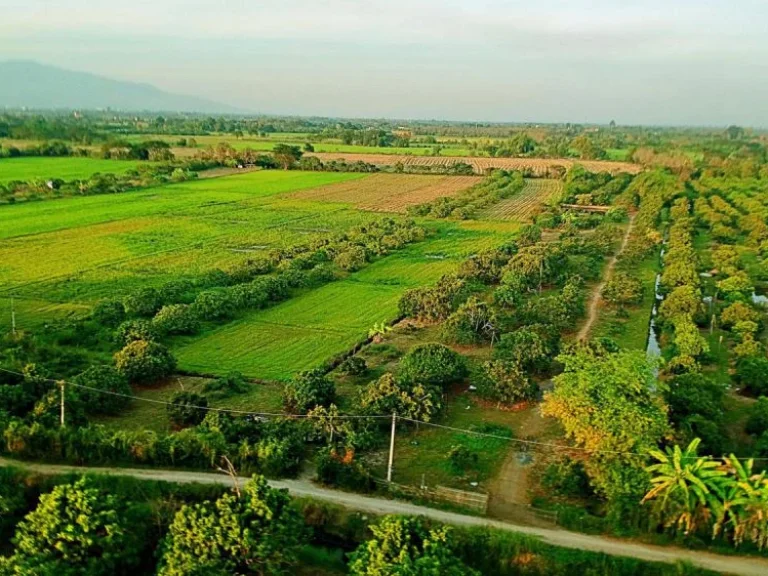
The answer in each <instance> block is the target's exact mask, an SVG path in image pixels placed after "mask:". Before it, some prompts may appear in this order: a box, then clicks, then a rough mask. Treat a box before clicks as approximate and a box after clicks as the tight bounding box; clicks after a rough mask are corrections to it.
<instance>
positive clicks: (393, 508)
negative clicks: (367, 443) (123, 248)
mask: <svg viewBox="0 0 768 576" xmlns="http://www.w3.org/2000/svg"><path fill="white" fill-rule="evenodd" d="M0 466H13V467H16V468H21V469H25V470H28V471H30V472H36V473H39V474H64V473H72V472H74V473H80V474H85V473H91V474H109V475H114V476H131V477H133V478H138V479H143V480H160V481H165V482H176V483H182V484H186V483H195V482H196V483H200V484H224V485H228V484H230V483H231V482H232V480H231V479H230V478H229V477H228V476H226V475H224V474H212V473H208V472H184V471H177V470H153V469H137V468H100V467H83V466H66V465H53V464H36V463H30V462H21V461H16V460H9V459H6V458H0ZM247 480H248V479H247V478H240V479H239V482H240V483H244V482H246V481H247ZM269 483H270V485H272V486H274V487H275V488H286V489H288V491H289V492H290V493H291V494H293V495H294V496H306V497H311V498H315V499H317V500H323V501H326V502H330V503H332V504H337V505H340V506H344V507H347V508H350V509H353V510H359V511H361V512H368V513H371V514H407V515H413V516H426V517H428V518H432V519H434V520H437V521H439V522H443V523H445V524H453V525H457V526H487V527H491V528H496V529H499V530H509V531H511V532H518V533H521V534H528V535H531V536H535V537H538V538H539V539H540V540H541V541H543V542H545V543H547V544H551V545H553V546H561V547H564V548H574V549H577V550H589V551H592V552H602V553H604V554H610V555H612V556H628V557H631V558H637V559H639V560H646V561H649V562H666V563H675V562H678V561H685V562H690V563H691V564H692V565H694V566H698V567H700V568H705V569H708V570H713V571H715V572H721V573H724V574H738V575H742V576H765V575H766V574H768V560H766V559H762V558H755V557H746V556H722V555H718V554H711V553H706V552H701V551H693V550H686V549H682V548H676V547H672V546H664V547H662V546H652V545H647V544H638V543H634V542H628V541H626V540H619V539H615V538H608V537H605V536H591V535H588V534H579V533H577V532H569V531H567V530H559V529H554V528H533V527H530V526H518V525H515V524H509V523H507V522H500V521H498V520H491V519H489V518H481V517H477V516H465V515H463V514H457V513H454V512H446V511H443V510H436V509H434V508H428V507H426V506H417V505H415V504H411V503H409V502H403V501H401V500H388V499H385V498H374V497H371V496H363V495H360V494H352V493H349V492H341V491H338V490H331V489H328V488H322V487H320V486H316V485H314V484H312V483H311V482H308V481H304V480H270V482H269Z"/></svg>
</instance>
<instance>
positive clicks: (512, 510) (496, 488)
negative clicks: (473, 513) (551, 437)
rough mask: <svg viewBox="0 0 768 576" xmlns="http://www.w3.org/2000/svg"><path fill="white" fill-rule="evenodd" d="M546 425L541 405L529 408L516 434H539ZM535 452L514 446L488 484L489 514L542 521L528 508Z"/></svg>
mask: <svg viewBox="0 0 768 576" xmlns="http://www.w3.org/2000/svg"><path fill="white" fill-rule="evenodd" d="M543 428H544V418H543V416H542V415H541V411H540V410H539V406H538V405H536V406H533V407H532V408H531V409H529V411H528V413H527V414H526V416H525V418H524V419H523V421H522V422H521V424H520V430H519V432H516V434H519V435H521V436H522V435H525V436H536V435H537V434H538V433H540V432H541V430H542V429H543ZM533 458H534V454H532V453H525V452H520V451H519V450H517V449H515V448H512V449H510V451H509V452H508V453H507V458H506V460H504V463H503V464H502V465H501V469H500V470H499V473H498V474H497V475H496V477H495V478H494V479H493V482H492V483H491V485H490V486H489V488H488V494H489V498H488V514H489V515H490V516H492V517H494V518H498V519H500V520H507V521H512V522H522V523H525V524H533V525H538V524H539V520H538V519H537V518H536V516H535V515H533V514H531V512H530V510H529V509H528V473H529V471H530V469H531V465H532V464H533Z"/></svg>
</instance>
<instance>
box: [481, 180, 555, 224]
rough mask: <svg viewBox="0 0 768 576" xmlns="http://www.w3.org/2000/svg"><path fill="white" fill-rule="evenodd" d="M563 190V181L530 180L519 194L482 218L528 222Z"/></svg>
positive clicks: (507, 199) (496, 205)
mask: <svg viewBox="0 0 768 576" xmlns="http://www.w3.org/2000/svg"><path fill="white" fill-rule="evenodd" d="M562 190H563V182H562V181H561V180H553V179H544V178H529V179H526V181H525V187H524V188H523V189H522V191H521V192H520V193H519V194H516V195H515V196H513V197H512V198H506V199H505V200H502V201H501V202H499V203H498V204H495V205H493V206H491V207H490V208H488V209H487V210H485V211H484V212H483V213H482V214H481V216H482V217H484V218H490V219H495V220H520V221H524V220H528V219H529V218H530V217H531V216H533V215H534V214H535V213H536V212H537V211H538V210H539V209H540V208H541V206H542V205H544V204H545V203H546V202H547V201H548V200H550V199H551V198H554V197H556V196H557V195H558V194H560V193H561V192H562Z"/></svg>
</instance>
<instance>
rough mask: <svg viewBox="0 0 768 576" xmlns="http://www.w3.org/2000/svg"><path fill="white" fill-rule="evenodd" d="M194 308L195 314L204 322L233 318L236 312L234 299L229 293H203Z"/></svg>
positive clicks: (198, 296)
mask: <svg viewBox="0 0 768 576" xmlns="http://www.w3.org/2000/svg"><path fill="white" fill-rule="evenodd" d="M192 306H193V309H194V312H195V314H197V315H198V316H199V317H200V318H201V319H203V320H222V319H225V318H232V317H233V316H234V315H235V312H236V307H235V303H234V299H233V298H232V296H231V295H230V294H228V293H227V292H215V291H212V290H209V291H206V292H201V293H200V294H198V295H197V298H195V302H194V304H192Z"/></svg>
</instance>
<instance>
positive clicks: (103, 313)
mask: <svg viewBox="0 0 768 576" xmlns="http://www.w3.org/2000/svg"><path fill="white" fill-rule="evenodd" d="M91 317H92V318H93V319H94V320H95V321H96V322H98V323H99V324H102V325H104V326H110V327H114V326H117V325H118V324H120V322H122V321H123V320H125V306H123V303H122V302H120V301H118V300H101V301H100V302H98V303H97V304H96V305H95V306H94V307H93V311H92V312H91Z"/></svg>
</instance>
